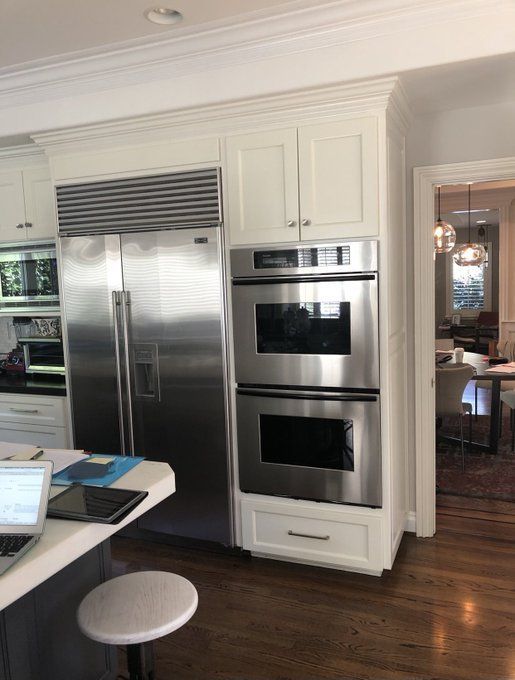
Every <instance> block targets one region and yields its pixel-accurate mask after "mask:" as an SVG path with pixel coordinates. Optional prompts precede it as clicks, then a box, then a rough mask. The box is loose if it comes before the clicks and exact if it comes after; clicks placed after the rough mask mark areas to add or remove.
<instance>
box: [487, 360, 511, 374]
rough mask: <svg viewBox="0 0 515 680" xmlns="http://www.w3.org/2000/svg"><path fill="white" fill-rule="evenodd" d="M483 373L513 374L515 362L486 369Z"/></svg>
mask: <svg viewBox="0 0 515 680" xmlns="http://www.w3.org/2000/svg"><path fill="white" fill-rule="evenodd" d="M485 373H515V361H510V362H509V363H507V364H497V366H492V367H491V368H487V369H486V371H485Z"/></svg>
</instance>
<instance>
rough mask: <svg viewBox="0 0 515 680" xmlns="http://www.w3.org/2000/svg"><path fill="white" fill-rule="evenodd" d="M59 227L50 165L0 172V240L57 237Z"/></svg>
mask: <svg viewBox="0 0 515 680" xmlns="http://www.w3.org/2000/svg"><path fill="white" fill-rule="evenodd" d="M27 224H30V225H31V226H30V227H29V226H26V225H27ZM56 230H57V228H56V217H55V207H54V189H53V186H52V181H51V178H50V172H49V170H48V168H46V167H35V168H25V169H23V170H19V169H18V170H12V171H10V172H2V173H0V241H11V242H12V241H24V240H31V241H32V240H37V239H44V238H52V239H54V238H55V235H56Z"/></svg>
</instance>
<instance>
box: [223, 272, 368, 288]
mask: <svg viewBox="0 0 515 680" xmlns="http://www.w3.org/2000/svg"><path fill="white" fill-rule="evenodd" d="M376 278H377V274H375V273H373V274H327V275H326V276H322V275H320V274H318V275H317V274H297V275H293V276H291V275H290V276H287V275H284V276H269V277H266V276H261V277H259V278H257V277H249V278H246V279H237V278H234V279H233V280H232V283H233V286H264V285H269V284H271V283H328V282H331V281H341V282H342V283H345V282H347V281H375V279H376Z"/></svg>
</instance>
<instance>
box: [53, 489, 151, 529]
mask: <svg viewBox="0 0 515 680" xmlns="http://www.w3.org/2000/svg"><path fill="white" fill-rule="evenodd" d="M147 496H148V492H147V491H133V490H131V489H113V488H112V487H105V486H87V485H85V484H73V485H72V486H70V487H68V488H67V489H66V491H63V492H62V493H60V494H59V495H58V496H55V497H54V498H51V499H50V501H49V503H48V511H47V516H48V517H63V518H66V519H78V520H84V521H85V522H102V523H104V524H110V523H112V522H116V520H117V519H118V518H120V516H121V515H124V514H125V513H127V512H128V511H129V510H131V509H132V508H134V506H136V505H137V504H138V503H140V502H141V501H142V500H143V499H144V498H146V497H147Z"/></svg>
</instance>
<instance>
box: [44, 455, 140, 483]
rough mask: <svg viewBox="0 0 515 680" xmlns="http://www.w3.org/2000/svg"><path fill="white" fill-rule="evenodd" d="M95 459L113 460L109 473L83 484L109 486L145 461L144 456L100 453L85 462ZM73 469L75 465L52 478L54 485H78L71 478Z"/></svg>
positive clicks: (86, 480)
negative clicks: (70, 472) (70, 474)
mask: <svg viewBox="0 0 515 680" xmlns="http://www.w3.org/2000/svg"><path fill="white" fill-rule="evenodd" d="M95 458H112V459H113V462H112V464H111V465H110V466H109V470H108V472H106V474H105V475H104V476H103V477H91V478H89V479H81V480H80V483H81V484H88V485H91V486H109V485H110V484H112V483H113V482H115V481H116V480H117V479H120V477H121V476H122V475H124V474H125V473H126V472H129V470H132V468H133V467H136V465H138V463H141V461H142V460H145V459H144V458H143V457H142V456H114V455H112V454H110V453H98V454H93V455H91V456H89V458H84V460H94V459H95ZM72 468H73V465H70V466H69V467H67V468H65V469H64V470H61V472H58V473H57V474H55V475H53V476H52V484H59V485H62V486H68V485H69V484H77V481H78V480H77V479H72V478H71V477H70V476H69V471H70V470H71V469H72Z"/></svg>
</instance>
